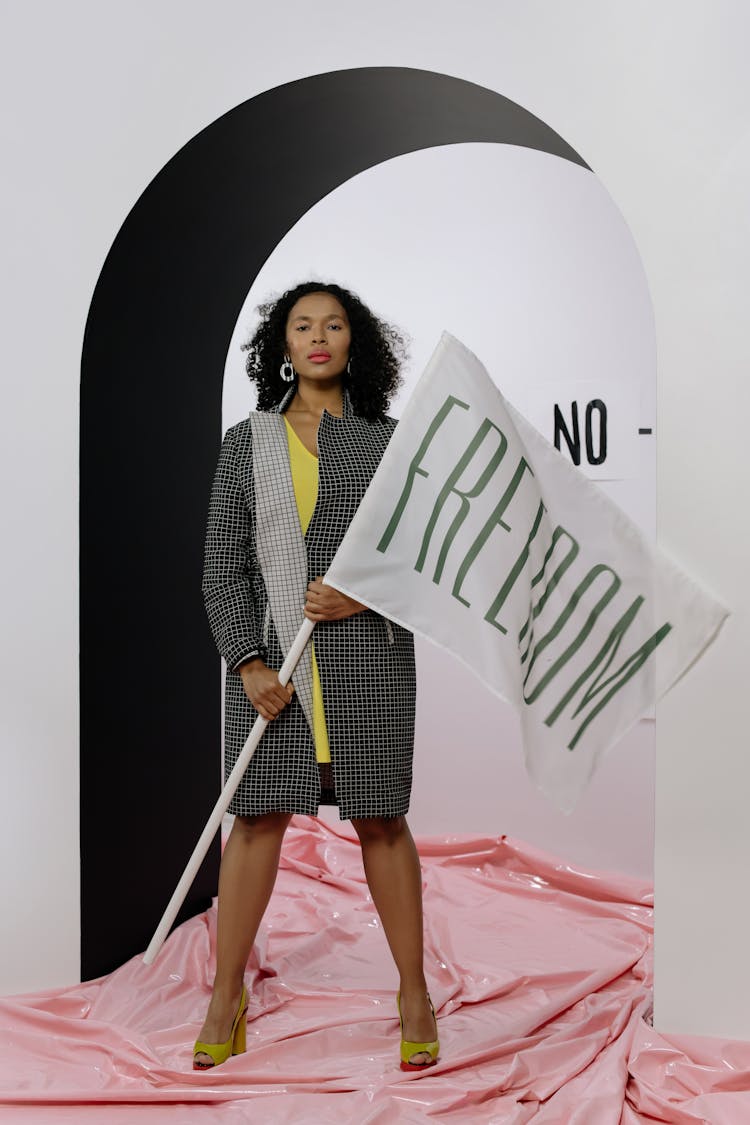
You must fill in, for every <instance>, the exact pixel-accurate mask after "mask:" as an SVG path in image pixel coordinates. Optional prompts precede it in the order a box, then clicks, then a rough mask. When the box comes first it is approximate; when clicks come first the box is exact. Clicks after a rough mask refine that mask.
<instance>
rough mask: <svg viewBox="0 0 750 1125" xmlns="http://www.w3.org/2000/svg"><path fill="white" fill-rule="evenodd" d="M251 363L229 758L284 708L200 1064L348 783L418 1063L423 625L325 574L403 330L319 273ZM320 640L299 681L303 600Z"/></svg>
mask: <svg viewBox="0 0 750 1125" xmlns="http://www.w3.org/2000/svg"><path fill="white" fill-rule="evenodd" d="M260 312H261V316H262V320H261V324H260V327H259V328H258V330H257V331H256V333H255V335H254V336H253V338H252V340H251V341H250V343H249V344H248V345H247V347H248V351H249V355H248V360H247V370H248V374H249V375H250V378H251V379H253V380H254V381H255V382H256V383H257V386H258V411H257V412H255V413H253V414H251V415H250V418H248V419H246V420H245V421H243V422H240V423H239V424H238V425H236V426H233V427H232V428H231V429H230V430H229V431H228V432H227V435H226V437H225V439H224V443H223V446H222V451H221V455H220V458H219V465H218V469H217V473H216V479H215V482H214V488H213V492H212V496H211V504H210V508H209V520H208V534H207V541H206V561H205V574H204V583H203V590H204V596H205V600H206V607H207V612H208V616H209V620H210V623H211V627H212V630H213V633H214V637H215V639H216V643H217V646H218V648H219V651H220V652H221V654H222V655H223V656H224V658H225V660H226V662H227V687H226V727H225V741H226V767H227V771H229V770H230V769H231V768H232V766H233V764H234V762H235V761H236V759H237V756H238V754H239V752H240V750H241V748H242V745H243V744H244V741H245V739H246V737H247V734H248V732H249V730H250V728H251V726H252V724H253V722H254V720H255V717H256V715H258V714H260V715H262V716H263V718H264V719H268V720H269V726H268V727H267V729H266V732H265V734H264V736H263V739H262V740H261V743H260V745H259V747H258V749H257V751H256V752H255V755H254V757H253V759H252V761H251V763H250V766H249V767H248V770H247V772H246V774H245V776H244V778H243V781H242V783H241V784H240V787H239V789H238V791H237V794H236V796H235V798H234V800H233V802H232V805H231V806H230V812H233V813H234V814H235V821H234V826H233V828H232V832H231V835H230V837H229V840H228V841H227V845H226V848H225V850H224V855H223V857H222V863H221V871H220V876H219V914H218V932H217V952H216V977H215V980H214V987H213V993H212V996H211V1002H210V1005H209V1009H208V1014H207V1016H206V1020H205V1023H204V1025H203V1028H202V1030H201V1033H200V1035H199V1038H198V1041H197V1042H196V1044H195V1050H194V1064H193V1065H194V1067H196V1068H197V1069H204V1068H208V1067H211V1066H214V1065H216V1064H217V1063H220V1062H223V1061H224V1060H225V1059H226V1058H228V1057H229V1055H230V1054H232V1053H234V1054H238V1053H240V1052H241V1051H243V1050H244V1047H245V1010H246V1008H247V995H246V991H245V988H244V984H243V975H244V971H245V966H246V963H247V959H248V956H249V954H250V950H251V948H252V944H253V941H254V940H255V935H256V932H257V929H258V926H259V924H260V921H261V918H262V917H263V913H264V911H265V909H266V906H267V904H268V900H269V898H270V895H271V891H272V889H273V885H274V881H275V878H276V871H277V868H278V861H279V854H280V850H281V842H282V838H283V835H284V832H285V830H286V827H287V825H288V823H289V821H290V819H291V816H292V814H294V813H307V814H310V815H314V814H316V813H317V811H318V806H319V804H320V803H321V801H323V802H331V803H336V804H338V806H339V815H340V816H341V817H342V818H344V819H345V818H350V819H351V820H352V823H353V825H354V827H355V829H356V831H357V834H358V836H359V840H360V842H361V845H362V857H363V861H364V868H365V874H366V877H367V882H368V885H369V888H370V892H371V894H372V899H373V902H374V903H375V906H376V908H377V910H378V913H379V914H380V918H381V921H382V923H383V929H384V930H385V933H386V937H387V939H388V943H389V946H390V949H391V952H392V954H393V957H394V960H395V962H396V967H397V969H398V973H399V978H400V988H399V996H398V998H397V999H398V1003H399V1014H400V1017H401V1021H402V1022H401V1036H402V1043H401V1065H402V1067H404V1068H407V1069H413V1068H421V1067H425V1066H430V1065H432V1064H433V1063H434V1062H436V1061H437V1053H438V1043H437V1029H436V1025H435V1016H434V1011H433V1009H432V1005H431V1003H430V1000H429V996H428V994H427V987H426V984H425V978H424V972H423V963H422V960H423V955H422V949H423V938H422V902H421V872H420V867H419V859H418V856H417V852H416V848H415V847H414V841H413V840H412V837H411V833H410V832H409V828H408V826H407V823H406V820H405V818H404V814H405V813H406V811H407V809H408V805H409V795H410V789H411V764H412V751H413V735H414V693H415V678H414V651H413V642H412V637H411V635H410V634H409V633H408V632H407V631H406V630H404V629H402V628H400V627H398V626H396V625H392V624H391V623H390V622H389V621H386V620H385V619H384V618H382V617H380V616H379V615H378V614H376V613H374V612H372V611H371V610H368V609H366V608H365V607H364V606H362V605H361V604H360V603H359V602H356V601H354V600H353V599H352V598H349V597H347V596H346V595H344V594H341V593H339V592H338V591H336V590H334V589H332V588H331V587H329V586H325V585H324V584H323V582H322V580H321V579H322V576H324V575H325V573H326V570H327V568H328V566H329V564H330V563H331V561H332V559H333V556H334V554H335V553H336V549H337V547H338V545H339V543H340V542H341V539H342V538H343V535H344V533H345V531H346V529H347V527H348V526H349V523H350V522H351V519H352V517H353V515H354V513H355V511H356V510H357V507H358V505H359V503H360V500H361V499H362V496H363V495H364V492H365V490H366V488H367V485H368V484H369V481H370V479H371V477H372V475H373V473H374V472H375V469H376V468H377V465H378V463H379V462H380V459H381V457H382V455H383V453H384V451H385V448H386V446H387V444H388V441H389V439H390V436H391V434H392V433H393V429H394V427H395V422H394V420H393V419H391V418H388V417H387V416H386V414H385V411H386V409H387V407H388V401H389V397H390V395H391V394H392V393H393V391H394V390H395V388H396V387H397V385H398V383H399V375H398V369H399V357H400V356H401V355H402V354H403V344H402V342H401V339H400V337H399V336H398V334H397V333H396V332H394V331H393V329H391V328H389V327H388V326H387V325H384V324H383V323H382V322H381V321H379V320H378V319H377V318H376V317H375V316H374V315H373V314H372V313H371V312H370V311H369V309H367V308H366V307H365V306H364V305H363V304H362V302H361V301H360V300H359V299H358V298H357V297H356V296H354V294H352V293H350V292H348V291H347V290H345V289H342V288H340V287H339V286H337V285H322V284H319V283H317V282H308V283H306V284H304V285H299V286H297V287H296V288H294V289H291V290H289V291H288V292H287V293H285V294H283V296H282V297H280V298H279V299H278V300H277V301H275V302H273V303H270V304H267V305H264V306H262V307H261V309H260ZM303 613H304V614H305V616H306V617H308V618H310V619H311V620H312V621H314V622H315V623H316V628H315V632H314V634H313V643H312V645H311V646H310V647H309V648H308V650H307V653H306V655H305V657H303V659H302V660H301V661H300V664H299V665H298V666H297V669H296V671H295V673H294V687H291V686H290V687H282V686H281V684H280V683H279V679H278V675H277V669H278V668H280V666H281V663H282V661H283V656H284V653H285V652H286V651H287V650H288V648H289V646H290V643H291V640H292V639H293V638H294V636H295V635H296V633H297V630H298V628H299V625H300V623H301V621H302V614H303Z"/></svg>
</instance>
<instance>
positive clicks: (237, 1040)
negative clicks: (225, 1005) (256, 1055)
mask: <svg viewBox="0 0 750 1125" xmlns="http://www.w3.org/2000/svg"><path fill="white" fill-rule="evenodd" d="M246 1014H247V1004H245V1011H244V1012H243V1018H242V1019H241V1020H240V1022H239V1023H238V1024H237V1027H236V1028H235V1032H234V1038H233V1040H232V1054H233V1055H244V1053H245V1049H246V1048H247V1020H246V1019H244V1016H245V1015H246Z"/></svg>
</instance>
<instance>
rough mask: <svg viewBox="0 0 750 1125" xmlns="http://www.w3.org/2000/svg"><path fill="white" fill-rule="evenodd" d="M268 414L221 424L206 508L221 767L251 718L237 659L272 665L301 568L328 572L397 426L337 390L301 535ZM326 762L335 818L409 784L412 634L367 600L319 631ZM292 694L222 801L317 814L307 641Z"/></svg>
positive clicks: (292, 617) (296, 617)
mask: <svg viewBox="0 0 750 1125" xmlns="http://www.w3.org/2000/svg"><path fill="white" fill-rule="evenodd" d="M292 396H293V389H292V391H291V392H290V393H289V394H288V395H287V397H286V398H285V399H284V400H283V401H282V402H281V403H280V404H279V406H278V407H277V409H276V411H274V412H268V413H254V414H252V415H251V416H250V418H248V419H246V420H245V421H243V422H240V423H238V424H237V425H236V426H233V427H232V428H231V429H230V430H228V431H227V434H226V437H225V439H224V442H223V444H222V449H221V453H220V456H219V464H218V467H217V470H216V477H215V480H214V486H213V490H212V494H211V502H210V505H209V518H208V532H207V537H206V554H205V568H204V581H203V591H204V597H205V602H206V609H207V613H208V617H209V622H210V624H211V628H212V631H213V634H214V638H215V640H216V644H217V647H218V648H219V651H220V652H221V654H222V656H223V657H224V659H225V660H226V662H227V669H228V671H227V678H226V697H225V709H226V724H225V767H226V771H227V773H228V772H229V771H230V770H231V768H232V766H233V765H234V763H235V761H236V760H237V757H238V755H239V753H240V751H241V749H242V746H243V745H244V742H245V739H246V738H247V735H248V733H249V731H250V728H251V727H252V724H253V722H254V720H255V718H256V711H255V709H254V708H253V706H252V704H251V703H250V701H249V700H248V698H247V696H246V695H245V692H244V689H243V687H242V681H241V679H240V676H239V674H238V672H237V666H238V665H239V664H240V663H241V662H242V661H243V660H244V659H247V657H248V656H250V655H255V654H258V655H260V656H262V657H263V658H264V659H265V660H266V663H267V664H268V665H269V667H272V668H277V669H278V668H280V667H281V664H282V662H283V658H284V654H285V652H286V651H288V648H289V646H290V645H291V642H292V640H293V639H294V637H295V636H296V634H297V631H298V629H299V626H300V624H301V623H302V618H303V614H302V607H303V605H304V600H305V590H306V588H307V582H308V576H310V577H311V578H314V577H316V576H318V575H323V574H325V573H326V571H327V569H328V566H329V565H330V563H331V561H332V560H333V556H334V555H335V553H336V550H337V549H338V546H339V544H340V542H341V540H342V539H343V536H344V534H345V532H346V530H347V528H348V527H349V524H350V522H351V520H352V518H353V516H354V513H355V512H356V510H357V508H358V506H359V503H360V501H361V499H362V496H363V495H364V493H365V490H366V489H367V486H368V484H369V483H370V480H371V478H372V475H373V473H374V472H375V469H376V468H377V466H378V464H379V463H380V460H381V458H382V456H383V453H384V452H385V449H386V447H387V445H388V442H389V440H390V437H391V434H392V433H393V430H394V427H395V425H396V423H395V421H394V420H393V419H390V418H383V419H379V420H377V421H374V422H368V421H366V420H365V419H363V418H360V417H358V416H357V415H355V414H354V413H353V411H352V407H351V402H350V400H349V397H348V395H345V396H344V413H343V417H341V418H336V417H335V416H333V415H331V414H328V413H327V412H324V413H323V417H322V419H321V422H320V427H319V429H318V459H319V460H318V463H319V485H318V500H317V504H316V506H315V511H314V512H313V516H312V519H311V521H310V525H309V527H308V530H307V534H306V535H304V536H303V535H302V530H301V528H300V524H299V516H298V514H297V506H296V501H295V497H294V490H293V486H292V479H291V470H290V467H289V452H288V444H287V437H286V428H285V426H284V421H283V418H282V417H281V416H280V415H281V413H282V411H283V410H284V409H285V408H286V406H287V405H288V403H289V402H290V401H291V398H292ZM315 651H316V654H317V659H318V664H319V669H320V678H321V686H322V689H323V702H324V706H325V712H326V719H327V724H328V736H329V742H330V747H331V771H332V777H333V782H334V785H335V791H336V796H337V799H338V804H339V815H340V817H341V818H342V819H345V818H349V817H368V816H398V815H401V814H403V813H405V812H407V810H408V807H409V797H410V793H411V777H412V756H413V746H414V707H415V693H416V677H415V669H414V645H413V638H412V636H411V634H410V633H409V632H408V631H407V630H405V629H402V628H401V627H400V626H397V625H394V624H391V623H390V622H388V621H386V620H385V618H383V617H381V616H380V615H379V614H377V613H374V612H373V611H372V610H365V611H363V612H362V613H358V614H355V615H354V616H352V617H348V618H345V619H344V620H343V621H328V622H321V623H320V624H318V625H317V626H316V628H315ZM293 682H294V685H295V695H294V698H293V701H292V703H291V704H290V705H289V706H288V707H286V708H285V710H284V711H283V712H282V713H281V715H280V716H279V717H278V718H277V719H275V720H274V721H273V722H271V723H269V725H268V727H267V729H266V732H265V734H264V736H263V738H262V740H261V742H260V745H259V746H258V749H257V750H256V752H255V755H254V757H253V759H252V761H251V762H250V765H249V766H248V769H247V771H246V773H245V775H244V777H243V779H242V781H241V783H240V786H239V788H238V790H237V793H236V795H235V797H234V800H233V802H232V804H231V805H230V810H229V811H230V812H233V813H236V814H242V815H258V814H261V813H265V812H272V811H280V812H291V813H307V814H313V815H314V814H315V813H316V812H317V809H318V805H319V803H320V799H321V785H320V773H319V769H318V765H317V763H316V760H315V749H314V744H313V738H312V734H311V729H312V723H311V720H312V680H311V670H310V657H309V651H308V652H306V653H305V655H304V657H303V660H302V661H301V662H300V665H299V666H298V669H297V672H296V673H295V675H294V677H293Z"/></svg>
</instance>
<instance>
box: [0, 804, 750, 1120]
mask: <svg viewBox="0 0 750 1125" xmlns="http://www.w3.org/2000/svg"><path fill="white" fill-rule="evenodd" d="M350 832H351V829H350V826H349V825H342V826H341V827H340V828H339V827H338V826H337V827H336V828H335V829H334V828H332V827H331V826H329V825H327V824H326V823H324V822H323V821H317V820H313V819H308V818H301V817H300V818H295V820H294V821H293V823H292V826H291V827H290V829H289V832H288V833H287V837H286V841H285V846H284V851H283V856H282V863H281V870H280V872H279V879H278V883H277V886H276V891H275V893H274V897H273V899H272V903H271V907H270V910H269V912H268V914H267V917H266V920H265V923H264V926H263V928H262V930H261V933H260V935H259V939H258V943H257V946H256V949H255V951H254V953H253V956H252V958H251V961H250V963H249V965H248V972H247V981H248V985H251V986H252V987H251V1000H250V1010H249V1020H250V1022H249V1024H248V1051H247V1053H246V1054H245V1055H240V1056H237V1057H236V1058H234V1059H231V1060H229V1061H228V1062H227V1063H225V1064H224V1066H222V1067H218V1068H216V1069H215V1070H211V1071H208V1072H196V1071H193V1070H192V1069H191V1066H192V1056H191V1047H192V1042H193V1040H194V1038H195V1036H196V1035H197V1033H198V1030H199V1029H200V1026H201V1023H202V1020H203V1016H204V1012H205V1008H206V1004H207V1000H208V995H209V990H210V982H211V980H212V977H213V972H214V961H213V954H212V949H213V945H214V940H213V939H214V929H215V909H212V910H210V911H208V912H207V914H204V915H201V916H200V917H198V918H194V919H192V920H191V921H189V922H187V923H185V924H184V925H183V926H181V927H180V928H179V929H178V930H177V931H176V932H175V933H174V934H173V935H172V936H171V937H170V939H169V941H168V942H167V944H166V946H165V947H164V949H163V950H162V953H161V954H160V956H159V958H158V959H157V961H156V963H155V964H154V965H153V966H151V967H146V966H144V965H143V963H142V961H141V960H140V958H133V960H131V961H129V962H128V963H127V964H126V965H123V966H122V967H121V968H120V969H118V970H117V971H116V972H114V973H112V974H111V975H109V976H106V977H102V978H100V979H99V980H95V981H90V982H88V983H85V984H81V985H75V986H73V987H70V988H62V989H55V990H53V991H48V992H43V993H36V994H34V995H27V996H17V997H12V998H10V999H6V1000H4V1001H0V1042H1V1043H2V1050H0V1103H1V1107H0V1121H2V1122H3V1123H4V1125H6V1123H10V1122H15V1121H20V1122H25V1123H30V1122H34V1123H35V1125H36V1123H40V1125H46V1123H47V1122H50V1123H52V1122H54V1123H55V1125H57V1123H58V1122H63V1123H64V1122H71V1123H72V1122H76V1123H82V1125H87V1123H89V1122H91V1123H92V1125H93V1122H96V1123H97V1125H98V1123H99V1122H104V1123H105V1125H119V1123H123V1125H125V1123H130V1122H131V1121H133V1120H136V1121H137V1122H139V1123H143V1125H150V1123H151V1122H163V1121H168V1122H169V1123H170V1125H181V1123H182V1122H188V1125H213V1123H214V1122H222V1123H228V1125H232V1123H234V1122H237V1123H239V1122H244V1121H250V1120H252V1121H263V1122H264V1123H267V1122H269V1123H287V1122H288V1123H295V1125H298V1123H300V1122H304V1123H312V1125H317V1123H330V1125H337V1123H342V1125H343V1123H347V1125H348V1123H351V1122H357V1123H358V1125H390V1123H392V1122H404V1123H406V1125H417V1123H423V1122H434V1121H446V1122H455V1123H457V1125H458V1123H460V1122H472V1123H476V1122H485V1123H487V1125H500V1123H503V1125H505V1123H508V1125H525V1123H526V1122H529V1121H533V1122H534V1123H535V1125H558V1123H559V1125H610V1123H611V1125H621V1123H622V1125H635V1123H639V1122H647V1121H648V1122H653V1121H665V1122H675V1123H676V1125H682V1123H683V1122H684V1123H693V1122H711V1123H712V1125H725V1123H729V1122H732V1123H739V1122H748V1121H750V1093H749V1092H748V1091H749V1090H750V1044H742V1043H733V1044H721V1043H717V1042H715V1041H714V1042H711V1041H708V1040H695V1039H693V1040H688V1039H687V1038H685V1037H682V1038H677V1037H670V1038H669V1039H667V1038H665V1037H664V1036H660V1035H657V1034H656V1033H655V1032H654V1031H653V1030H652V1029H651V1028H650V1027H649V1025H648V1022H647V1017H648V1013H649V1010H650V1002H651V941H652V912H651V891H650V887H649V886H647V885H645V884H642V883H640V882H638V881H636V880H633V879H630V878H627V877H624V876H616V875H603V874H599V873H594V872H588V871H583V870H577V869H575V868H573V867H571V866H569V865H566V864H564V863H561V862H559V861H557V860H555V859H553V858H551V857H549V856H546V855H544V854H543V853H541V852H539V851H536V850H535V849H533V848H531V847H528V846H527V845H524V844H521V843H519V842H518V841H514V840H510V839H508V838H505V837H498V838H495V839H492V838H488V839H469V838H466V837H447V838H444V839H428V840H421V841H419V846H420V853H421V855H422V863H423V870H424V884H425V910H426V927H427V929H426V949H427V974H428V979H429V986H430V991H431V994H432V998H433V1002H434V1004H435V1007H436V1009H437V1011H438V1017H439V1024H440V1040H441V1055H440V1061H439V1063H438V1065H437V1066H436V1067H434V1068H431V1069H430V1070H428V1071H426V1072H424V1073H418V1074H406V1073H403V1072H402V1071H401V1070H399V1068H398V1022H397V1019H396V1009H395V1002H394V988H395V976H394V969H393V965H392V963H391V960H390V956H389V953H388V950H387V947H386V943H385V938H384V935H383V933H382V932H381V927H380V923H379V921H378V918H377V914H376V913H375V910H374V908H373V906H372V903H371V901H370V899H369V897H368V894H367V887H366V884H365V881H364V874H363V871H362V864H361V858H360V852H359V848H358V846H357V844H356V843H355V842H354V839H353V837H352V836H351V835H349V833H350Z"/></svg>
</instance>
